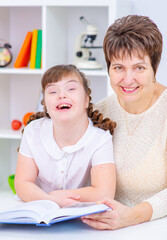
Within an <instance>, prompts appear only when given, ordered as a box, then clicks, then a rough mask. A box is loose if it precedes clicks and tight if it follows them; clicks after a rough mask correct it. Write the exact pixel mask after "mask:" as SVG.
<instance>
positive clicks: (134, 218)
mask: <svg viewBox="0 0 167 240" xmlns="http://www.w3.org/2000/svg"><path fill="white" fill-rule="evenodd" d="M101 203H104V204H106V205H108V206H109V207H110V208H111V209H112V210H111V211H106V212H103V213H97V214H92V215H88V216H84V217H82V221H83V222H84V223H86V224H88V225H89V226H91V227H93V228H96V229H100V230H104V229H110V230H114V229H118V228H122V227H127V226H130V225H135V224H138V223H140V222H144V221H148V220H149V219H150V215H149V217H148V219H143V220H141V219H142V217H143V216H142V217H141V218H140V214H138V213H139V212H140V211H139V212H138V210H139V209H137V207H127V206H125V205H123V204H121V203H119V202H117V201H115V200H113V199H110V200H109V199H108V200H104V201H102V202H101ZM142 204H146V205H147V206H146V207H150V206H148V203H142ZM142 204H140V205H142ZM138 206H139V205H138ZM143 206H145V205H142V206H140V207H139V208H141V207H143Z"/></svg>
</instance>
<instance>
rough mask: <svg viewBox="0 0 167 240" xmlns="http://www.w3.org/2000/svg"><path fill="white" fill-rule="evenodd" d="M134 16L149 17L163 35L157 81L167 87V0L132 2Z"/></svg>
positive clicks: (132, 0)
mask: <svg viewBox="0 0 167 240" xmlns="http://www.w3.org/2000/svg"><path fill="white" fill-rule="evenodd" d="M130 1H131V3H132V14H138V15H144V16H149V17H150V18H151V19H152V20H153V21H154V22H155V23H156V24H157V26H158V28H159V30H160V31H161V33H162V35H163V52H162V58H161V62H160V65H159V69H158V72H157V81H158V82H160V83H162V84H164V85H166V86H167V77H166V74H167V73H166V69H167V1H166V0H158V1H157V0H130Z"/></svg>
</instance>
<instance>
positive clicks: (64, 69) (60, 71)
mask: <svg viewBox="0 0 167 240" xmlns="http://www.w3.org/2000/svg"><path fill="white" fill-rule="evenodd" d="M69 74H72V75H73V74H74V75H75V76H77V77H79V79H81V81H82V84H83V87H84V90H85V92H86V94H87V95H88V96H89V106H88V109H87V114H88V117H89V118H90V119H91V120H92V122H93V125H94V126H96V127H99V128H102V129H103V130H109V131H110V133H111V134H113V132H114V128H115V127H116V123H115V122H112V121H111V120H110V119H109V118H105V119H103V114H102V113H99V111H98V110H95V111H93V104H92V103H91V96H90V94H91V89H90V88H89V86H88V80H87V78H86V76H85V74H83V73H82V72H80V71H79V69H78V68H77V67H76V66H74V65H72V64H70V65H56V66H54V67H51V68H49V69H48V70H47V71H46V72H45V73H44V75H43V77H42V81H41V84H42V92H43V95H44V91H45V88H46V86H47V85H48V84H49V83H54V82H58V81H61V79H62V78H63V77H65V76H67V75H69ZM41 103H42V105H43V106H44V111H43V112H37V113H35V114H33V115H31V116H30V118H29V120H28V122H27V124H28V123H30V122H31V121H32V120H35V119H38V118H42V117H48V118H50V116H49V114H48V113H47V110H46V106H45V104H44V99H43V100H42V101H41Z"/></svg>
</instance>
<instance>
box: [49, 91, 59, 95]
mask: <svg viewBox="0 0 167 240" xmlns="http://www.w3.org/2000/svg"><path fill="white" fill-rule="evenodd" d="M56 93H57V92H56V91H50V92H49V94H56Z"/></svg>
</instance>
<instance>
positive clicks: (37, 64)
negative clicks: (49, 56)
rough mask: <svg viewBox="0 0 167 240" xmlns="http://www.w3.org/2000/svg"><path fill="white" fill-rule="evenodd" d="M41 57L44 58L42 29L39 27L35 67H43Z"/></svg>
mask: <svg viewBox="0 0 167 240" xmlns="http://www.w3.org/2000/svg"><path fill="white" fill-rule="evenodd" d="M41 58H42V30H41V29H39V30H38V36H37V49H36V59H35V68H41Z"/></svg>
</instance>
